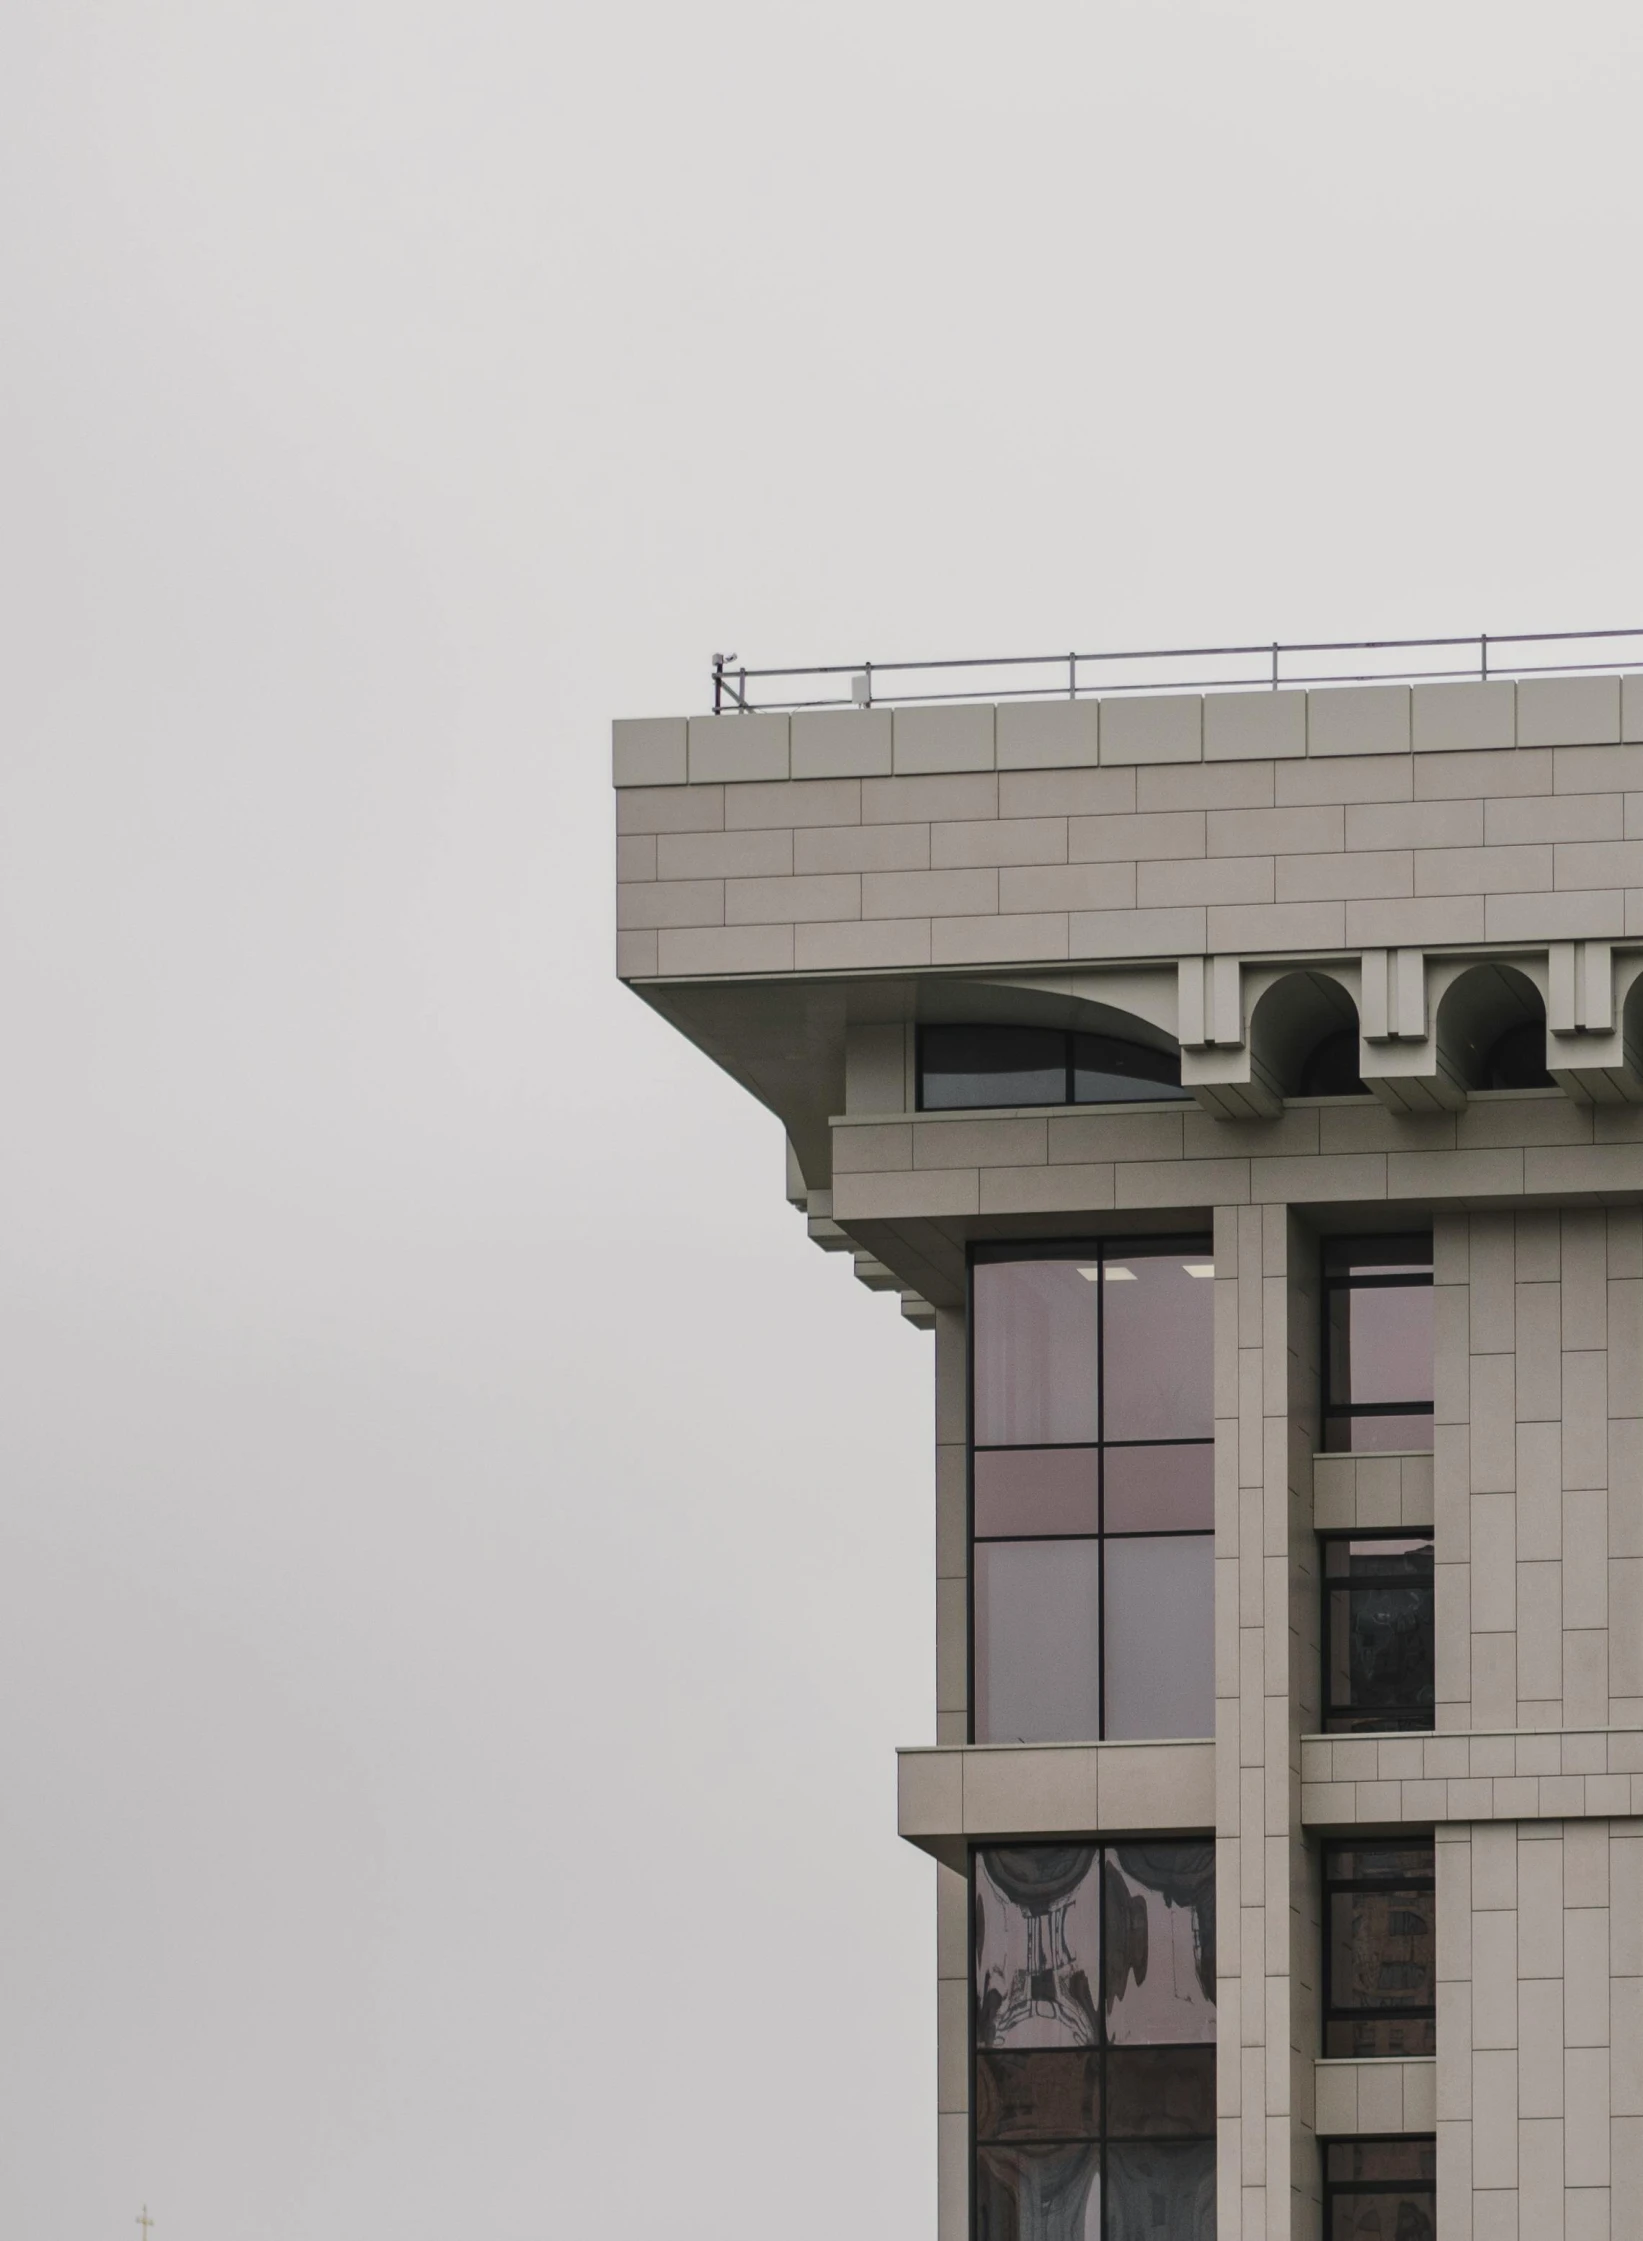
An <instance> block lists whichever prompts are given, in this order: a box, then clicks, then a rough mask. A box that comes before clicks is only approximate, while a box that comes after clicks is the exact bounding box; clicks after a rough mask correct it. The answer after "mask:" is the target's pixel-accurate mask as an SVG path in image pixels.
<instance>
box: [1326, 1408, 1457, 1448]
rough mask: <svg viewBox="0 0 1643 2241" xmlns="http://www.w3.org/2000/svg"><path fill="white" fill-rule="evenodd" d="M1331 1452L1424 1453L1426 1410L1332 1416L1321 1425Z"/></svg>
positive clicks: (1428, 1440)
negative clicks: (1404, 1412)
mask: <svg viewBox="0 0 1643 2241" xmlns="http://www.w3.org/2000/svg"><path fill="white" fill-rule="evenodd" d="M1324 1446H1325V1448H1326V1450H1327V1451H1328V1453H1329V1454H1331V1455H1428V1454H1430V1453H1431V1449H1432V1417H1431V1413H1430V1411H1423V1412H1422V1413H1421V1414H1420V1415H1418V1416H1332V1417H1331V1418H1330V1419H1329V1422H1328V1423H1327V1424H1326V1425H1325V1427H1324Z"/></svg>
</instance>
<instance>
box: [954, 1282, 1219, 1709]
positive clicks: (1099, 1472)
mask: <svg viewBox="0 0 1643 2241" xmlns="http://www.w3.org/2000/svg"><path fill="white" fill-rule="evenodd" d="M1214 1273H1215V1269H1214V1263H1213V1261H1212V1260H1211V1259H1210V1254H1209V1248H1208V1246H1207V1245H1205V1244H1202V1243H1200V1242H1198V1241H1196V1240H1189V1241H1187V1242H1185V1243H1182V1242H1179V1241H1176V1242H1172V1243H1170V1244H1168V1245H1163V1244H1158V1243H1151V1244H1145V1245H1137V1244H1131V1243H1128V1242H1125V1243H1120V1242H1117V1241H1109V1242H1107V1243H1105V1244H1094V1245H1070V1246H1055V1247H1051V1248H1046V1249H1043V1250H1039V1251H1033V1252H1029V1251H1027V1250H1026V1249H1024V1248H982V1249H979V1250H978V1252H977V1256H976V1259H975V1263H974V1266H973V1268H972V1270H971V1293H970V1309H971V1311H970V1332H971V1386H970V1392H971V1520H972V1547H971V1567H970V1582H971V1656H972V1666H973V1672H972V1684H973V1685H972V1692H971V1702H972V1706H973V1712H972V1723H973V1733H974V1739H975V1741H976V1742H978V1743H1039V1742H1055V1741H1094V1740H1096V1739H1098V1738H1100V1737H1104V1736H1105V1737H1116V1738H1140V1737H1164V1736H1199V1735H1202V1736H1208V1735H1212V1734H1213V1733H1214V1731H1215V1640H1214V1637H1215V1627H1214V1599H1215V1598H1214V1582H1215V1562H1214V1556H1215V1550H1214V1524H1215V1518H1214V1493H1213V1476H1214V1471H1213V1459H1214V1447H1213V1434H1214V1424H1213V1416H1212V1408H1213V1402H1212V1354H1213V1344H1214V1328H1213V1294H1214V1285H1213V1284H1212V1283H1210V1282H1209V1281H1208V1279H1209V1278H1211V1277H1212V1276H1213V1275H1214Z"/></svg>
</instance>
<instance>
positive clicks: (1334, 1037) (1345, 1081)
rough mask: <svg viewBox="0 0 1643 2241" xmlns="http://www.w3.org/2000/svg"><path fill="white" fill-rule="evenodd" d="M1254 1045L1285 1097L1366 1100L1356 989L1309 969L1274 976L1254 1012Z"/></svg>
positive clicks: (1336, 976) (1333, 976)
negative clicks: (1361, 1098) (1353, 1098)
mask: <svg viewBox="0 0 1643 2241" xmlns="http://www.w3.org/2000/svg"><path fill="white" fill-rule="evenodd" d="M1249 1036H1250V1045H1251V1049H1252V1051H1253V1053H1254V1056H1255V1060H1256V1063H1257V1064H1258V1066H1259V1067H1260V1069H1261V1072H1262V1073H1263V1074H1264V1075H1265V1077H1266V1078H1267V1079H1268V1080H1269V1081H1270V1082H1271V1083H1272V1085H1273V1087H1274V1088H1275V1089H1276V1091H1277V1092H1278V1094H1279V1095H1280V1096H1281V1097H1366V1096H1368V1094H1369V1091H1368V1088H1367V1087H1366V1085H1365V1083H1364V1081H1363V1079H1362V1075H1361V1071H1360V1060H1361V1043H1360V1034H1359V1022H1358V1003H1357V989H1356V987H1355V985H1354V984H1353V982H1352V981H1350V980H1349V979H1348V978H1347V977H1346V976H1345V974H1344V973H1343V974H1337V973H1335V972H1332V971H1329V970H1327V969H1323V968H1318V967H1308V968H1307V969H1305V970H1303V971H1300V972H1288V973H1282V974H1280V975H1278V976H1277V977H1275V978H1274V979H1273V980H1272V981H1271V982H1270V984H1269V985H1268V986H1267V987H1266V989H1265V990H1263V992H1262V993H1261V994H1260V995H1259V996H1258V997H1257V998H1256V1000H1255V1003H1254V1005H1253V1008H1252V1010H1251V1012H1250V1020H1249Z"/></svg>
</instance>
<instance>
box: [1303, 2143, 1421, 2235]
mask: <svg viewBox="0 0 1643 2241" xmlns="http://www.w3.org/2000/svg"><path fill="white" fill-rule="evenodd" d="M1373 2139H1374V2144H1375V2145H1377V2146H1378V2145H1381V2144H1383V2143H1384V2144H1386V2145H1388V2146H1390V2145H1392V2144H1393V2143H1395V2142H1402V2143H1404V2144H1406V2145H1408V2146H1410V2147H1427V2148H1430V2149H1431V2151H1432V2176H1431V2179H1430V2181H1427V2180H1424V2179H1415V2180H1410V2179H1336V2178H1332V2177H1331V2175H1330V2169H1329V2160H1330V2159H1329V2151H1330V2149H1331V2148H1352V2147H1367V2146H1369V2145H1370V2144H1371V2142H1370V2140H1369V2139H1368V2138H1365V2137H1361V2136H1359V2135H1357V2134H1347V2135H1340V2136H1337V2137H1334V2138H1331V2139H1325V2140H1320V2141H1319V2143H1318V2149H1319V2161H1320V2162H1321V2164H1322V2166H1323V2234H1324V2241H1331V2234H1330V2229H1331V2227H1332V2226H1333V2224H1334V2208H1335V2204H1336V2202H1337V2201H1338V2200H1341V2199H1342V2198H1344V2199H1345V2200H1347V2201H1351V2200H1353V2199H1354V2198H1356V2199H1358V2200H1360V2201H1361V2200H1362V2199H1363V2197H1364V2196H1365V2195H1376V2194H1422V2193H1424V2194H1427V2195H1428V2196H1429V2197H1430V2199H1431V2204H1432V2231H1433V2234H1434V2235H1436V2234H1437V2232H1438V2230H1439V2228H1438V2170H1437V2157H1438V2136H1437V2134H1436V2133H1435V2132H1381V2133H1376V2134H1375V2135H1374V2136H1373Z"/></svg>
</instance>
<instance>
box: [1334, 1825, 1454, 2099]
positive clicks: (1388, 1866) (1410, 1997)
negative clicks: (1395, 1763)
mask: <svg viewBox="0 0 1643 2241" xmlns="http://www.w3.org/2000/svg"><path fill="white" fill-rule="evenodd" d="M1323 1866H1324V2053H1325V2054H1326V2055H1336V2056H1341V2055H1344V2056H1349V2057H1354V2058H1356V2059H1357V2060H1359V2061H1381V2060H1385V2059H1389V2058H1391V2057H1395V2056H1407V2055H1424V2054H1435V2053H1436V2052H1437V2040H1436V2035H1435V2034H1436V2031H1437V2023H1436V2020H1435V2018H1436V2016H1437V1975H1436V1963H1435V1945H1434V1929H1435V1906H1436V1900H1435V1896H1434V1891H1435V1885H1434V1882H1433V1876H1432V1866H1433V1859H1432V1842H1431V1839H1430V1838H1423V1839H1403V1838H1400V1839H1396V1840H1394V1841H1392V1842H1389V1843H1385V1844H1362V1843H1352V1844H1326V1845H1325V1846H1324V1860H1323Z"/></svg>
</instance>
